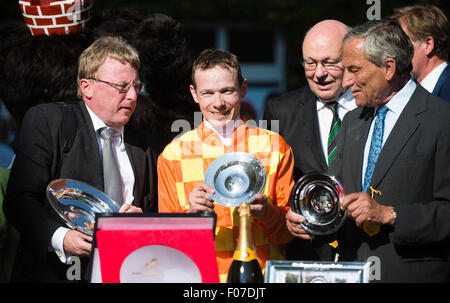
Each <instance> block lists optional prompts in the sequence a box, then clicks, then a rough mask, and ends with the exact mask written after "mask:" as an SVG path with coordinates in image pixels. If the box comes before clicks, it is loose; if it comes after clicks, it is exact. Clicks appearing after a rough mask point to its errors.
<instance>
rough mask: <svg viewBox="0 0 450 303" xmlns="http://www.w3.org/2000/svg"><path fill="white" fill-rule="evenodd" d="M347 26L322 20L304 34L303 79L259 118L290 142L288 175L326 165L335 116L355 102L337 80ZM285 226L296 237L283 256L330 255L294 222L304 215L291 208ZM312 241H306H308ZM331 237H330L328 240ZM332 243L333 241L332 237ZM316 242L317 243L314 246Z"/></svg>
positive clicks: (332, 150)
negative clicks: (291, 161)
mask: <svg viewBox="0 0 450 303" xmlns="http://www.w3.org/2000/svg"><path fill="white" fill-rule="evenodd" d="M347 32H348V27H347V26H346V25H345V24H343V23H342V22H339V21H336V20H324V21H321V22H319V23H317V24H316V25H314V26H313V27H312V28H311V29H310V30H309V31H308V32H307V33H306V35H305V38H304V40H303V45H302V52H303V59H302V65H303V68H304V70H305V76H306V79H307V81H308V85H307V86H304V87H302V88H299V89H296V90H293V91H291V92H288V93H286V94H284V95H282V96H280V97H278V98H275V99H271V100H269V101H268V103H267V106H266V109H265V112H264V119H265V120H266V121H267V122H268V126H269V127H268V129H269V130H270V129H271V127H272V126H273V124H271V122H272V121H273V120H277V121H278V122H279V133H280V135H281V136H282V137H283V138H284V139H285V140H286V142H287V143H288V144H289V145H290V146H291V147H292V150H293V153H294V159H295V163H294V177H295V181H298V180H299V179H300V178H301V177H302V176H303V175H305V174H307V173H309V172H313V171H322V172H325V171H327V170H328V165H329V164H330V163H331V162H332V159H333V156H334V153H335V148H336V143H337V140H338V136H337V135H338V132H339V126H340V123H341V120H342V119H343V117H344V116H345V114H346V113H348V112H349V111H351V110H353V109H354V108H356V105H355V102H354V99H353V97H352V95H351V92H350V91H349V90H347V89H345V88H344V87H343V86H342V77H343V75H344V67H343V65H342V55H341V48H342V39H343V38H344V36H345V34H346V33H347ZM286 218H287V226H288V228H289V230H290V231H291V233H292V234H293V235H294V236H296V237H297V238H296V239H294V240H293V241H292V242H291V243H289V244H288V247H287V258H288V259H294V260H295V259H298V260H329V259H332V260H333V259H334V255H333V253H332V251H333V247H331V246H328V244H327V243H325V245H323V243H322V240H324V239H321V240H320V241H318V239H314V240H313V237H312V236H311V235H309V234H308V233H306V232H305V231H304V230H303V229H302V228H301V227H300V225H299V223H300V222H302V221H303V220H304V218H303V217H302V216H300V215H298V214H296V213H294V212H292V211H289V212H288V214H287V217H286ZM311 241H312V242H311ZM331 242H334V241H331ZM333 245H336V243H334V244H333ZM319 247H320V249H319Z"/></svg>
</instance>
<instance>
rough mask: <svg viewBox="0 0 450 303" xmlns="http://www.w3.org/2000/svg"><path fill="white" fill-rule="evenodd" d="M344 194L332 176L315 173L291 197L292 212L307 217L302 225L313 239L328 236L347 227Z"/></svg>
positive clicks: (302, 180) (296, 184) (301, 183)
mask: <svg viewBox="0 0 450 303" xmlns="http://www.w3.org/2000/svg"><path fill="white" fill-rule="evenodd" d="M344 195H345V191H344V188H343V187H342V185H341V183H340V182H339V181H338V180H337V179H336V178H335V177H334V176H331V175H328V174H326V173H320V172H314V173H309V174H306V175H304V176H303V177H302V178H300V179H299V180H298V181H297V182H296V183H295V186H294V188H293V189H292V193H291V209H292V211H294V212H295V213H298V214H300V215H302V216H303V217H305V219H306V222H304V223H300V225H301V226H302V228H303V229H304V230H306V231H307V232H308V233H310V234H312V235H318V236H321V235H329V234H332V233H334V232H336V231H337V230H338V229H339V228H340V227H341V225H342V224H343V223H344V221H345V219H346V217H347V211H343V210H341V203H342V200H343V199H344Z"/></svg>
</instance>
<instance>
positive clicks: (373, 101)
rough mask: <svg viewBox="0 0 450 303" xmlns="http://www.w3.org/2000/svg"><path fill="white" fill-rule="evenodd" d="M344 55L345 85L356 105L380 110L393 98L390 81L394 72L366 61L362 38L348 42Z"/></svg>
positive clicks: (344, 48)
mask: <svg viewBox="0 0 450 303" xmlns="http://www.w3.org/2000/svg"><path fill="white" fill-rule="evenodd" d="M342 55H343V59H342V62H343V64H344V66H345V73H344V80H343V84H344V85H345V86H348V87H349V88H350V90H351V92H352V95H353V97H354V98H355V103H356V105H357V106H360V107H364V106H366V107H374V108H379V107H381V106H382V105H383V104H385V103H386V102H387V101H388V100H389V98H390V96H391V95H390V93H391V90H390V84H389V80H390V79H391V77H392V71H391V72H389V71H386V67H383V66H381V67H379V66H376V65H375V64H374V63H372V62H370V61H369V60H367V59H366V57H365V52H364V40H363V39H361V38H356V39H352V40H349V41H347V42H346V43H345V44H344V47H343V52H342ZM388 63H389V62H387V63H386V65H389V64H390V63H389V64H388Z"/></svg>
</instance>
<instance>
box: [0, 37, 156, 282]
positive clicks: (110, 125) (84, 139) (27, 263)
mask: <svg viewBox="0 0 450 303" xmlns="http://www.w3.org/2000/svg"><path fill="white" fill-rule="evenodd" d="M139 65H140V60H139V56H138V53H137V51H136V50H135V49H134V48H132V47H131V46H130V45H129V44H127V43H126V42H125V41H124V40H123V39H121V38H116V37H103V38H100V39H98V40H96V41H95V42H94V43H93V44H92V45H91V46H89V47H88V48H87V49H86V50H85V51H83V53H82V54H81V55H80V58H79V67H78V89H79V91H78V94H79V97H80V98H81V99H82V100H83V101H81V102H76V103H73V104H67V107H68V108H69V109H70V115H71V116H72V117H73V119H74V121H76V129H75V134H74V136H73V138H72V139H73V144H72V146H71V148H70V149H68V150H65V148H66V147H67V146H65V145H64V143H65V142H67V141H66V139H67V138H65V134H64V132H63V131H62V129H64V126H65V125H67V123H68V120H69V119H68V118H69V117H70V116H68V115H67V116H65V115H64V114H63V111H62V110H61V108H60V107H59V105H57V104H55V103H49V104H41V105H37V106H35V107H32V108H31V109H30V110H29V111H28V113H27V114H26V116H25V118H24V120H23V122H22V124H21V128H20V131H19V132H18V134H17V137H16V140H15V142H14V151H15V153H16V159H15V161H14V163H13V166H12V169H11V174H10V178H9V183H8V187H7V192H6V197H5V201H4V211H5V214H6V216H7V218H8V221H9V222H10V223H11V224H12V225H13V226H14V227H16V228H17V229H18V231H19V233H20V238H21V240H20V247H19V251H18V254H17V258H16V264H15V268H14V272H13V276H12V281H21V282H33V281H35V282H59V281H67V278H68V276H67V270H68V268H69V265H70V264H66V263H67V261H69V257H70V256H77V257H81V260H82V262H81V263H82V264H84V266H83V268H82V272H81V276H83V277H86V276H85V272H83V270H84V269H86V267H85V266H86V264H87V262H86V260H87V259H88V258H86V257H88V256H89V255H90V252H91V246H92V237H91V236H88V235H86V234H83V233H81V232H79V231H77V230H75V229H68V228H66V227H65V225H64V224H63V223H62V222H61V221H59V218H58V216H57V214H56V213H55V212H54V211H53V210H52V208H51V207H50V204H49V202H48V201H47V199H46V197H45V192H46V186H47V184H49V182H50V181H52V180H54V179H58V178H69V179H76V180H79V181H83V182H85V183H88V184H90V185H92V186H94V187H96V188H98V189H100V190H103V191H105V192H106V193H108V194H110V195H111V196H112V195H116V196H115V198H114V200H115V201H116V202H117V203H119V204H121V208H120V211H119V212H142V210H143V209H144V210H145V211H151V210H155V206H156V170H155V169H154V168H155V166H154V165H155V164H156V162H155V160H156V158H155V155H154V154H153V153H151V152H150V151H149V150H145V149H146V147H147V146H148V145H147V144H146V142H140V143H137V140H134V141H135V142H130V139H133V135H134V137H136V136H137V137H140V138H142V137H143V136H139V135H136V134H133V133H130V132H128V130H127V131H126V136H125V124H127V122H128V121H129V119H130V117H131V115H132V113H133V111H134V109H135V107H136V102H137V96H138V93H139V91H140V90H141V88H142V85H141V83H140V81H139V73H138V70H139ZM104 131H106V132H110V133H113V134H114V135H113V136H111V138H105V137H104V134H103V133H104ZM107 152H109V154H107ZM107 159H108V160H109V162H108V160H107ZM112 168H114V171H113V170H111V169H112ZM114 182H116V183H114Z"/></svg>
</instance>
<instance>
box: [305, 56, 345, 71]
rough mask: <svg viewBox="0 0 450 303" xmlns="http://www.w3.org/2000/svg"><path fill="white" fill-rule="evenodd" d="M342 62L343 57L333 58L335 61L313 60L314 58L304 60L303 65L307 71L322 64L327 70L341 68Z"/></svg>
mask: <svg viewBox="0 0 450 303" xmlns="http://www.w3.org/2000/svg"><path fill="white" fill-rule="evenodd" d="M340 63H341V59H338V60H333V61H313V60H310V61H309V60H303V61H302V66H303V68H304V69H305V70H307V71H313V70H316V68H317V66H318V65H319V64H321V65H322V66H323V68H325V69H326V70H340V69H342V67H341V66H340V65H339V64H340Z"/></svg>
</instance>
